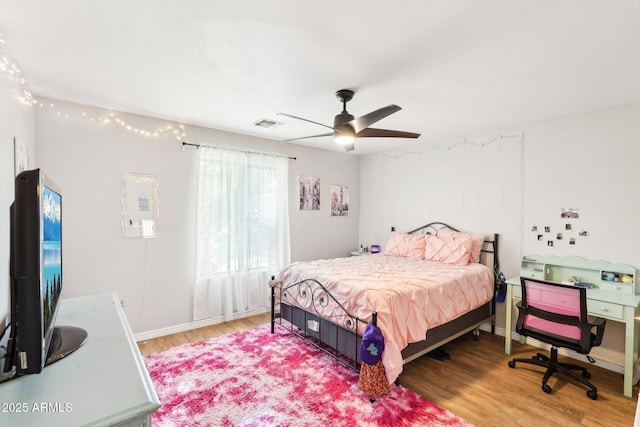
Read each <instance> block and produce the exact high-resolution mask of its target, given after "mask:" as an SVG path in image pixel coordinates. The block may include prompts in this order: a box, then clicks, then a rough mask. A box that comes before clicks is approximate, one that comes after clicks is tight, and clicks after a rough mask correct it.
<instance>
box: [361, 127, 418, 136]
mask: <svg viewBox="0 0 640 427" xmlns="http://www.w3.org/2000/svg"><path fill="white" fill-rule="evenodd" d="M419 136H420V134H419V133H413V132H402V131H399V130H388V129H376V128H366V129H364V130H362V131H360V132H358V133H356V138H418V137H419Z"/></svg>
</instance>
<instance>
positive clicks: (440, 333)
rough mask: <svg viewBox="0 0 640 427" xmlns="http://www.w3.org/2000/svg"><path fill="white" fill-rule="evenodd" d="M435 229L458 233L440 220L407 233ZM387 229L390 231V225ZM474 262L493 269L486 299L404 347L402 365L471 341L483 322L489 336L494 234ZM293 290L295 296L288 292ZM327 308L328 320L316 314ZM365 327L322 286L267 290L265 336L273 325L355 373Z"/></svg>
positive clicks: (309, 283)
mask: <svg viewBox="0 0 640 427" xmlns="http://www.w3.org/2000/svg"><path fill="white" fill-rule="evenodd" d="M440 228H449V229H451V230H454V231H459V230H457V229H455V228H453V227H451V226H449V225H447V224H444V223H442V222H432V223H429V224H426V225H423V226H422V227H419V228H416V229H415V230H413V231H410V232H409V234H435V232H436V231H437V230H438V229H440ZM391 231H395V227H393V228H392V229H391ZM480 262H481V263H482V264H484V265H487V266H489V267H491V268H492V269H493V273H494V293H493V298H492V299H491V301H489V302H487V303H485V304H484V305H482V306H480V307H478V308H476V309H475V310H472V311H470V312H468V313H466V314H464V315H462V316H461V317H458V318H456V319H454V320H452V321H450V322H448V323H445V324H443V325H440V326H438V327H435V328H431V329H429V331H427V334H426V337H425V339H424V340H423V341H420V342H415V343H410V344H409V345H408V346H407V347H405V348H404V349H403V350H402V358H403V363H408V362H410V361H412V360H414V359H416V358H418V357H420V356H422V355H424V354H426V353H428V352H430V351H431V350H434V349H435V348H438V347H440V346H442V345H444V344H446V343H448V342H449V341H452V340H454V339H456V338H458V337H460V336H461V335H464V334H466V333H468V332H471V331H473V333H474V336H475V338H476V339H477V338H478V337H479V327H480V325H482V324H485V323H491V333H492V334H493V333H495V322H494V321H495V308H496V294H497V292H498V290H499V286H500V280H499V279H498V275H499V273H500V265H499V262H498V235H497V234H494V235H493V240H485V241H484V244H483V247H482V251H481V253H480ZM274 279H275V277H272V280H274ZM293 289H295V290H296V292H292V290H293ZM328 306H329V307H332V308H333V310H332V312H334V313H337V314H335V315H333V316H332V317H331V318H326V317H321V316H320V315H318V314H317V313H318V310H317V308H318V307H328ZM303 307H304V308H303ZM277 308H279V311H278V310H277ZM376 315H377V313H375V312H373V313H372V318H373V319H375V317H376ZM366 323H367V321H366V320H363V319H360V318H358V317H356V316H354V315H352V314H351V313H349V312H348V311H347V310H346V309H345V308H344V307H343V306H342V304H340V302H339V301H338V300H336V299H335V298H334V297H333V295H331V293H330V292H329V291H328V290H327V289H326V288H325V287H324V286H323V285H322V283H320V282H318V281H317V280H315V279H306V280H302V281H300V282H297V283H294V284H290V285H287V286H281V287H280V286H272V287H271V333H274V331H275V325H279V326H281V327H283V328H285V329H287V330H288V331H289V332H291V333H292V334H294V335H297V336H298V337H300V338H302V339H303V340H305V341H307V342H309V343H311V344H312V345H314V346H316V347H317V348H319V349H320V350H322V351H324V352H325V353H327V354H329V355H330V356H332V357H334V358H335V359H336V360H338V361H339V362H340V363H342V364H344V365H345V366H348V367H350V368H352V369H354V370H356V371H359V369H360V364H361V360H360V354H359V349H360V343H361V342H362V336H361V335H360V333H359V331H360V330H361V329H363V328H364V325H366Z"/></svg>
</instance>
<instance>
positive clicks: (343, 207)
mask: <svg viewBox="0 0 640 427" xmlns="http://www.w3.org/2000/svg"><path fill="white" fill-rule="evenodd" d="M298 195H299V200H300V204H299V205H298V209H299V210H311V211H318V210H320V178H318V177H315V176H299V177H298ZM329 200H330V205H331V206H330V215H331V216H348V215H349V187H348V186H347V185H336V184H331V186H330V195H329Z"/></svg>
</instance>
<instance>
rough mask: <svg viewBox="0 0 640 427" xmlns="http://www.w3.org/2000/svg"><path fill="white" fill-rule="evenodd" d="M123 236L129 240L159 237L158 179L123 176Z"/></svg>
mask: <svg viewBox="0 0 640 427" xmlns="http://www.w3.org/2000/svg"><path fill="white" fill-rule="evenodd" d="M122 234H123V236H124V237H127V238H151V237H158V177H156V176H155V175H148V174H141V173H125V174H124V175H123V176H122Z"/></svg>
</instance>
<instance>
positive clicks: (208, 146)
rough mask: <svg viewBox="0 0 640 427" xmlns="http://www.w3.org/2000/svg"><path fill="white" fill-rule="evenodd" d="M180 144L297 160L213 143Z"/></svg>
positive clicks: (291, 158)
mask: <svg viewBox="0 0 640 427" xmlns="http://www.w3.org/2000/svg"><path fill="white" fill-rule="evenodd" d="M182 145H183V146H184V145H190V146H191V147H196V148H198V149H200V147H206V148H214V149H216V150H230V151H239V152H241V153H250V154H261V155H263V156H273V157H286V158H287V159H289V160H298V159H297V157H289V156H283V155H281V154H273V153H261V152H259V151H251V150H239V149H237V148H227V147H214V146H213V145H204V144H190V143H188V142H186V141H182Z"/></svg>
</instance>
